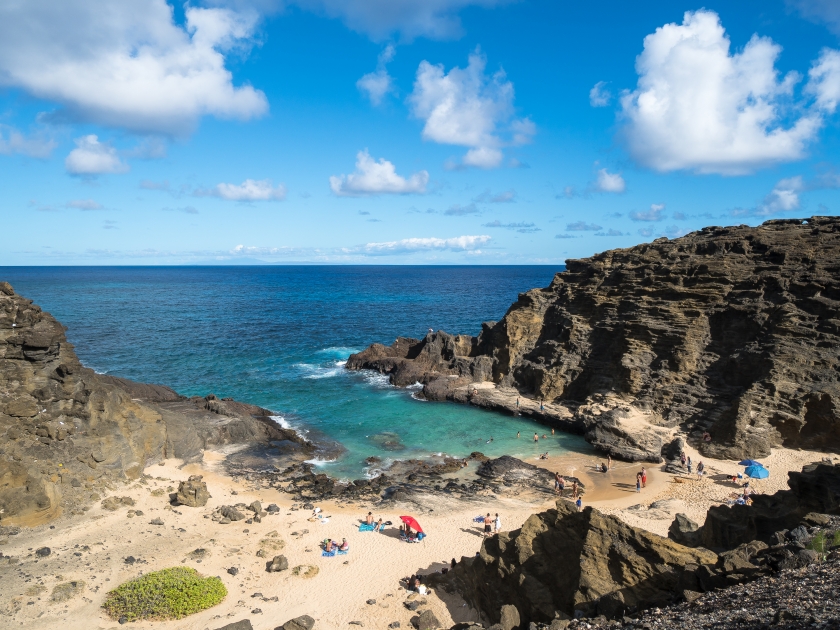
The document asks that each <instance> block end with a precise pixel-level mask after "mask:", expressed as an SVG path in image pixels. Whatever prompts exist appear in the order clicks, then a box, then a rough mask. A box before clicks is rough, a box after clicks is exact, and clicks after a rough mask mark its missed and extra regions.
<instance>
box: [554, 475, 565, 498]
mask: <svg viewBox="0 0 840 630" xmlns="http://www.w3.org/2000/svg"><path fill="white" fill-rule="evenodd" d="M564 483H565V480H564V479H563V477H561V476H560V473H559V472H556V473H554V494H562V493H563V485H564Z"/></svg>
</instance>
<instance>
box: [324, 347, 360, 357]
mask: <svg viewBox="0 0 840 630" xmlns="http://www.w3.org/2000/svg"><path fill="white" fill-rule="evenodd" d="M357 352H359V349H358V348H350V347H349V346H330V347H329V348H321V349H320V350H318V352H316V354H331V355H333V356H335V357H342V358H344V359H345V360H346V359H347V357H349V356H350V355H351V354H356V353H357Z"/></svg>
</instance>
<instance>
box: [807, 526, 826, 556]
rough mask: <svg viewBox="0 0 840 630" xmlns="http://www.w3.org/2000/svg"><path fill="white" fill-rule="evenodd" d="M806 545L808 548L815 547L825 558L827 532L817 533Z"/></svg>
mask: <svg viewBox="0 0 840 630" xmlns="http://www.w3.org/2000/svg"><path fill="white" fill-rule="evenodd" d="M806 546H807V548H808V549H813V550H814V551H816V552H817V553H818V554H820V558H821V559H825V532H823V531H819V532H817V535H816V536H814V537H813V538H812V539H811V542H809V543H808V544H807V545H806Z"/></svg>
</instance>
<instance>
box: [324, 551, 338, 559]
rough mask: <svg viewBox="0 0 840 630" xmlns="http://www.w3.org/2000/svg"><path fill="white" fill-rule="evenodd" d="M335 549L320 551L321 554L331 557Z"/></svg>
mask: <svg viewBox="0 0 840 630" xmlns="http://www.w3.org/2000/svg"><path fill="white" fill-rule="evenodd" d="M336 551H337V550H335V551H321V555H322V556H327V557H328V558H332V557H333V556H334V555H335V553H336Z"/></svg>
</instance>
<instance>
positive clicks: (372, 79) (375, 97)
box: [356, 44, 396, 105]
mask: <svg viewBox="0 0 840 630" xmlns="http://www.w3.org/2000/svg"><path fill="white" fill-rule="evenodd" d="M395 54H396V49H395V48H394V45H393V44H388V45H387V46H386V47H385V50H383V51H382V52H381V53H379V59H378V60H377V63H376V70H375V71H374V72H369V73H368V74H366V75H364V76H363V77H362V78H361V79H359V80H358V81H356V87H357V88H359V90H361V91H362V92H364V93H365V94H367V97H368V98H369V99H370V102H371V103H373V104H374V105H379V104H381V103H382V99H384V98H385V96H386V95H387V94H389V93H391V92H393V91H394V79H393V78H392V77H391V75H390V74H388V69H387V68H386V67H385V66H386V64H387V63H388V62H389V61H391V59H393V58H394V55H395Z"/></svg>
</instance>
